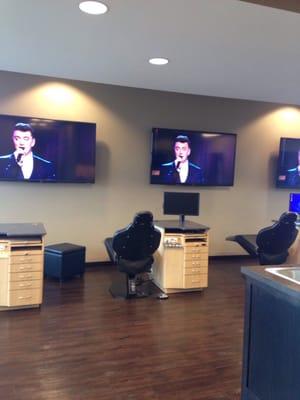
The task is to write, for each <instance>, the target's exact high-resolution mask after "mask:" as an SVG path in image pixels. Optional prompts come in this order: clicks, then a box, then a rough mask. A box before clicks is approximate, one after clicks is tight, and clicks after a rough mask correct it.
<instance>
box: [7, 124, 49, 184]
mask: <svg viewBox="0 0 300 400" xmlns="http://www.w3.org/2000/svg"><path fill="white" fill-rule="evenodd" d="M12 140H13V143H14V146H15V151H14V152H13V153H12V154H8V155H5V156H1V157H0V175H1V177H3V178H7V179H18V180H54V179H55V171H54V167H53V164H52V162H51V161H48V160H45V159H44V158H41V157H39V156H37V155H35V154H34V153H33V151H32V148H33V147H34V145H35V137H34V133H33V128H32V126H31V125H30V124H24V123H22V122H19V123H17V124H16V125H15V127H14V129H13V135H12Z"/></svg>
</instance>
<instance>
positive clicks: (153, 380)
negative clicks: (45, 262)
mask: <svg viewBox="0 0 300 400" xmlns="http://www.w3.org/2000/svg"><path fill="white" fill-rule="evenodd" d="M243 263H244V261H243ZM247 264H249V262H247ZM240 265H241V262H240V261H230V262H224V261H220V260H215V261H213V262H212V263H211V265H210V273H209V288H208V289H206V290H205V291H203V292H202V293H199V292H193V293H185V294H183V293H180V294H173V295H170V296H169V299H168V300H158V299H157V298H156V296H155V295H153V296H152V297H148V298H143V299H134V300H120V299H114V298H112V297H111V295H110V293H109V292H108V288H109V286H110V281H111V276H112V267H111V266H107V267H103V266H102V267H100V268H91V269H88V270H87V272H86V273H85V276H84V279H82V280H81V279H79V278H78V279H76V278H75V279H73V280H70V281H68V282H65V283H64V284H63V285H62V287H60V286H59V284H58V282H56V281H55V280H46V281H45V292H44V303H43V305H42V307H41V309H28V310H18V311H9V312H1V313H0V354H1V358H0V393H1V398H3V399H4V398H5V399H7V400H20V399H22V400H52V399H53V400H54V399H60V400H81V399H82V400H83V399H84V400H99V399H101V400H144V399H145V400H156V399H164V400H171V399H172V400H174V399H175V400H176V399H178V400H184V399H189V400H235V399H236V400H237V399H239V396H240V380H241V362H242V335H243V303H244V282H243V279H242V277H241V274H240Z"/></svg>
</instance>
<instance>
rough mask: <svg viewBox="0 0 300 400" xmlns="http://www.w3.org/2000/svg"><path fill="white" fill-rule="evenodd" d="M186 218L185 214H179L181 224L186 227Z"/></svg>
mask: <svg viewBox="0 0 300 400" xmlns="http://www.w3.org/2000/svg"><path fill="white" fill-rule="evenodd" d="M184 219H185V215H183V214H180V215H179V225H180V226H182V227H184Z"/></svg>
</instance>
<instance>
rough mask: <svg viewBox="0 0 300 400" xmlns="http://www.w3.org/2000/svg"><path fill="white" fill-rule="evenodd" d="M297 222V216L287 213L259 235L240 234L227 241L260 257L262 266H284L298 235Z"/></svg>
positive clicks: (230, 237)
mask: <svg viewBox="0 0 300 400" xmlns="http://www.w3.org/2000/svg"><path fill="white" fill-rule="evenodd" d="M296 220H297V214H295V213H292V212H285V213H283V214H282V215H281V217H280V218H279V221H277V222H275V223H274V224H273V225H272V226H268V227H267V228H263V229H261V230H260V231H259V232H258V234H257V235H243V234H240V235H235V236H229V237H227V238H226V240H229V241H232V242H236V243H238V244H239V245H240V246H241V247H242V248H243V249H245V250H246V251H247V252H248V253H249V254H250V255H251V256H252V257H258V259H259V263H260V265H278V264H283V263H284V262H285V261H286V259H287V257H288V255H289V252H288V250H289V248H290V247H291V245H292V244H293V243H294V241H295V239H296V237H297V234H298V230H297V228H296V224H295V222H296Z"/></svg>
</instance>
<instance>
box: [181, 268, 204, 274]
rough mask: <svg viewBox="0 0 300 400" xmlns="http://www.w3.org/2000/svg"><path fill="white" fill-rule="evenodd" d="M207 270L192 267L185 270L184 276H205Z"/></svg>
mask: <svg viewBox="0 0 300 400" xmlns="http://www.w3.org/2000/svg"><path fill="white" fill-rule="evenodd" d="M207 273H208V268H207V267H205V266H204V267H203V266H201V267H193V268H185V270H184V274H185V275H199V274H207Z"/></svg>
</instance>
